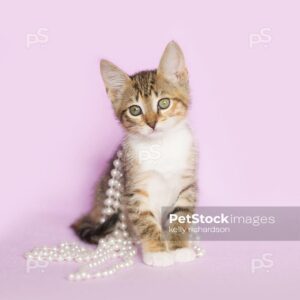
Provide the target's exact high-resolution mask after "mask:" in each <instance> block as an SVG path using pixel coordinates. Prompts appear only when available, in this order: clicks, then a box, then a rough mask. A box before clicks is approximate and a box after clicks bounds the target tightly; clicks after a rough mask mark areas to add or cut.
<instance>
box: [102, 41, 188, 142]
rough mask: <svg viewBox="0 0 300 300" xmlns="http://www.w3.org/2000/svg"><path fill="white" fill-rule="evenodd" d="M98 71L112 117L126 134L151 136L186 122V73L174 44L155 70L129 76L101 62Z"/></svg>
mask: <svg viewBox="0 0 300 300" xmlns="http://www.w3.org/2000/svg"><path fill="white" fill-rule="evenodd" d="M100 69H101V74H102V78H103V81H104V84H105V87H106V91H107V94H108V96H109V98H110V99H111V101H112V104H113V108H114V110H115V113H116V116H117V117H118V119H119V120H120V122H121V124H122V125H123V127H124V128H125V129H126V130H127V131H128V132H130V133H133V134H140V135H145V136H155V135H157V134H160V133H162V132H165V131H167V130H169V129H170V128H173V127H175V126H176V125H178V124H181V123H182V121H183V120H184V119H185V118H186V114H187V110H188V105H189V87H188V72H187V69H186V66H185V62H184V56H183V53H182V51H181V49H180V47H179V46H178V44H176V43H175V42H173V41H172V42H170V43H169V44H168V45H167V47H166V49H165V51H164V53H163V55H162V57H161V60H160V63H159V66H158V68H157V70H152V71H142V72H139V73H136V74H134V75H132V76H129V75H127V74H126V73H125V72H123V71H122V70H121V69H120V68H118V67H117V66H115V65H114V64H112V63H111V62H109V61H107V60H101V63H100Z"/></svg>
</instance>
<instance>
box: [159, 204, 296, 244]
mask: <svg viewBox="0 0 300 300" xmlns="http://www.w3.org/2000/svg"><path fill="white" fill-rule="evenodd" d="M173 211H174V208H170V207H165V208H163V210H162V217H163V218H164V219H165V218H166V216H167V222H166V223H165V227H164V230H165V236H166V237H167V238H168V236H170V235H172V234H182V235H184V236H185V237H186V238H188V239H190V240H194V241H198V240H206V241H300V207H196V208H195V209H194V212H193V213H191V212H190V211H191V208H189V207H185V208H184V207H183V208H180V209H178V208H177V209H176V210H175V211H174V212H173Z"/></svg>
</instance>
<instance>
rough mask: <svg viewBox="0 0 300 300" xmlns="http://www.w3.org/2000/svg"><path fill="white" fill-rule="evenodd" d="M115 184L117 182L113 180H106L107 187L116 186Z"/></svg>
mask: <svg viewBox="0 0 300 300" xmlns="http://www.w3.org/2000/svg"><path fill="white" fill-rule="evenodd" d="M116 182H117V181H116V180H115V179H113V178H111V179H109V180H108V185H109V186H110V187H113V186H115V185H116Z"/></svg>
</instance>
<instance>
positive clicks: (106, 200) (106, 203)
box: [104, 198, 113, 206]
mask: <svg viewBox="0 0 300 300" xmlns="http://www.w3.org/2000/svg"><path fill="white" fill-rule="evenodd" d="M104 204H105V205H107V206H109V205H112V204H113V200H112V199H111V198H106V199H105V200H104Z"/></svg>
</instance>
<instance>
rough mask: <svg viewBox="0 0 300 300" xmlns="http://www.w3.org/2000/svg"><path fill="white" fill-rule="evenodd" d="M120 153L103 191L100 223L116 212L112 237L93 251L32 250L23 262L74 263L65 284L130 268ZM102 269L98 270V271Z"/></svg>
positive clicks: (64, 246)
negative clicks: (68, 281) (122, 200)
mask: <svg viewBox="0 0 300 300" xmlns="http://www.w3.org/2000/svg"><path fill="white" fill-rule="evenodd" d="M121 157H122V151H121V150H119V151H118V152H117V158H116V159H115V160H114V162H113V165H114V168H113V169H112V170H111V178H110V179H109V181H108V185H109V188H108V189H107V191H106V196H107V198H106V199H105V200H104V206H103V210H102V216H101V219H100V222H101V223H103V222H105V221H106V219H107V218H108V217H109V216H111V215H112V214H113V213H115V212H117V211H120V218H119V221H118V222H117V225H116V228H115V230H114V231H113V233H112V234H110V235H108V236H106V237H105V238H103V239H101V240H100V241H99V244H98V246H97V248H96V249H95V250H90V249H86V248H84V247H81V246H78V245H76V244H75V243H67V242H65V243H61V244H60V245H59V246H57V247H42V248H34V249H33V250H32V251H30V252H28V253H26V254H25V257H26V259H31V260H36V261H44V262H45V261H46V262H52V261H58V262H63V261H65V262H77V263H79V264H80V267H79V269H78V270H77V271H76V272H74V273H72V274H70V275H69V276H68V279H69V280H72V281H73V280H76V281H79V280H86V279H92V278H100V277H107V276H109V275H112V274H114V273H116V272H117V271H119V270H122V269H124V268H127V267H129V266H131V265H132V264H133V258H134V257H135V255H136V249H135V247H134V245H133V241H132V240H131V238H130V237H129V234H128V232H127V226H126V223H125V216H124V214H123V213H122V207H121V195H122V192H123V178H122V177H123V174H122V162H121ZM194 250H195V252H196V256H202V255H203V252H202V249H201V248H200V247H198V246H196V245H194ZM114 260H117V261H118V262H117V263H115V264H114V265H112V266H109V267H106V268H105V267H103V265H105V263H107V262H111V261H114ZM101 267H102V268H101Z"/></svg>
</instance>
